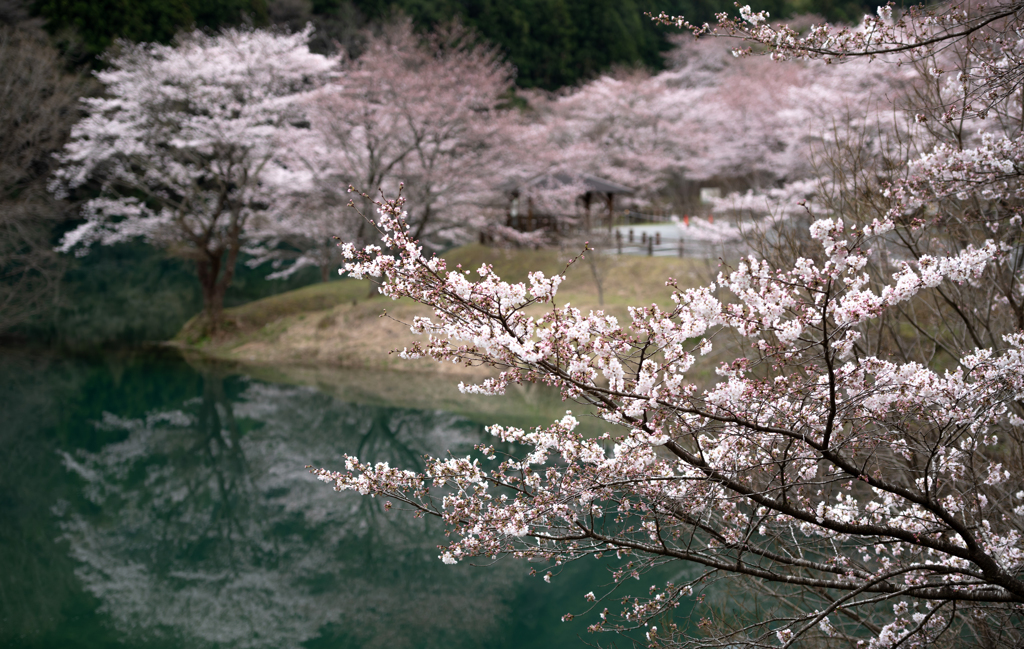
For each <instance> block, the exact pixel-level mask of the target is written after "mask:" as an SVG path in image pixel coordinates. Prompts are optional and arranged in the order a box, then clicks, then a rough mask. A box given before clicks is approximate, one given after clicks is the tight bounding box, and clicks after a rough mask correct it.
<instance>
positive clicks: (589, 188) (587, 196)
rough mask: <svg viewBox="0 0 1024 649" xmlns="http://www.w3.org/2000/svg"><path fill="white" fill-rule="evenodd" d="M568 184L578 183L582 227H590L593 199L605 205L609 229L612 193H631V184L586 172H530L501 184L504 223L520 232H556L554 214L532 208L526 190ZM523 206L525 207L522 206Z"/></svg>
mask: <svg viewBox="0 0 1024 649" xmlns="http://www.w3.org/2000/svg"><path fill="white" fill-rule="evenodd" d="M572 185H582V187H583V189H584V192H583V194H581V195H580V196H579V197H578V199H577V200H578V202H579V204H581V205H582V207H583V229H584V230H585V231H587V232H589V231H590V228H591V225H592V217H591V206H592V205H594V204H595V203H597V204H600V203H601V202H603V203H605V205H606V206H607V215H606V219H605V220H606V222H607V226H608V229H609V230H611V227H612V225H613V224H614V217H615V197H616V196H618V195H620V194H621V195H629V194H633V193H634V190H633V189H632V188H631V187H626V186H625V185H620V184H618V183H616V182H613V181H611V180H608V179H606V178H599V177H597V176H593V175H590V174H572V173H569V172H566V171H553V172H547V173H543V174H540V175H538V176H534V177H533V178H530V179H529V180H527V181H525V182H521V183H517V184H514V185H512V184H510V185H508V186H506V187H505V194H506V195H507V196H508V213H507V219H506V223H505V224H506V225H507V226H508V227H510V228H515V229H516V230H519V231H520V232H533V231H535V230H544V229H546V230H551V231H552V232H558V230H559V221H558V219H557V217H556V215H554V214H545V213H543V212H541V211H539V210H535V209H534V204H533V198H532V197H531V196H530V190H545V189H548V190H550V189H559V188H562V187H568V186H572ZM523 196H525V197H526V205H525V206H523V205H522V200H521V199H522V198H523ZM524 207H525V210H524V209H523V208H524Z"/></svg>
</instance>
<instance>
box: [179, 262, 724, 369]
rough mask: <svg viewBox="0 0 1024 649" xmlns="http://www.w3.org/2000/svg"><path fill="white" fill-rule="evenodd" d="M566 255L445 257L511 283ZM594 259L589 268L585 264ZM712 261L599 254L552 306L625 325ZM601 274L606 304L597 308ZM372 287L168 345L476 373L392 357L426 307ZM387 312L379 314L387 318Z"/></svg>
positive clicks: (304, 295) (256, 311) (269, 360)
mask: <svg viewBox="0 0 1024 649" xmlns="http://www.w3.org/2000/svg"><path fill="white" fill-rule="evenodd" d="M570 257H571V253H569V252H563V251H558V250H500V249H494V248H487V247H484V246H480V245H471V246H464V247H462V248H456V249H454V250H450V251H448V252H447V253H446V254H445V258H446V259H447V260H448V263H449V268H454V267H455V266H456V265H457V264H461V265H462V266H463V267H464V268H466V269H474V270H475V269H476V268H479V266H480V264H482V263H484V262H487V263H490V264H492V265H493V266H494V269H495V271H496V272H497V273H498V274H499V275H500V276H501V277H502V278H503V279H506V280H508V281H525V280H526V277H527V273H528V272H530V271H534V270H541V271H544V272H545V273H547V274H553V273H557V272H561V271H562V270H563V269H564V268H565V266H566V263H567V262H568V261H569V259H570ZM591 261H592V262H593V263H591ZM715 271H717V268H716V264H715V263H714V262H712V263H707V262H705V261H703V260H694V259H676V258H667V257H636V256H617V255H597V256H595V258H594V259H593V260H588V261H577V262H576V263H575V264H573V265H572V266H571V267H570V268H569V270H568V272H567V274H566V275H567V277H566V281H565V282H564V283H563V284H562V286H561V288H560V290H559V293H558V302H559V304H565V303H566V302H569V303H571V304H573V305H574V306H576V307H579V308H581V309H584V310H587V309H595V310H596V309H604V310H605V311H606V312H609V313H612V314H614V315H616V316H618V317H619V318H620V321H623V322H626V321H628V320H625V319H626V318H628V313H627V310H626V307H627V306H628V305H638V304H650V303H652V302H657V303H659V304H664V303H668V302H669V296H670V293H671V292H670V290H669V289H668V288H667V287H666V286H665V280H666V279H667V278H668V277H674V278H675V279H676V280H678V282H679V285H680V286H695V285H698V284H702V283H705V282H707V281H709V279H710V275H711V274H712V272H715ZM598 278H599V279H600V285H601V289H602V290H601V295H602V297H603V301H604V304H603V305H601V304H599V301H600V300H599V297H598V296H599V291H598ZM369 292H370V291H369V284H368V283H366V282H364V281H356V280H351V279H341V280H338V281H333V282H327V283H323V284H315V285H311V286H306V287H304V288H300V289H297V290H294V291H289V292H287V293H282V294H279V295H275V296H272V297H268V298H264V299H261V300H256V301H253V302H250V303H248V304H244V305H241V306H237V307H233V308H230V309H227V310H226V318H227V325H226V330H225V333H223V334H222V335H220V336H219V337H217V338H216V339H210V338H202V337H199V336H198V335H197V333H196V332H198V331H199V327H198V321H197V320H196V319H193V320H191V321H189V323H187V324H186V325H185V327H184V328H182V330H181V331H180V332H179V333H178V335H177V336H175V338H174V341H173V342H174V344H176V345H178V346H181V347H185V348H188V349H190V350H192V351H194V352H198V353H199V354H201V355H202V356H205V357H208V358H215V359H220V360H226V361H234V362H238V363H240V364H243V365H249V366H253V365H256V366H259V365H262V366H298V367H361V368H368V369H375V370H391V369H397V370H411V371H425V372H435V373H436V372H438V371H441V372H444V373H456V374H463V373H465V374H475V373H476V372H474V371H472V370H469V369H467V368H461V367H459V366H455V365H438V364H436V363H433V362H432V361H428V360H418V361H411V362H410V361H402V360H400V359H398V358H397V357H396V356H395V355H393V354H389V352H390V351H391V350H393V349H401V348H402V347H406V346H408V345H409V344H410V343H411V342H413V341H414V340H416V337H415V336H413V334H412V333H411V332H410V331H409V326H408V324H407V323H409V322H412V318H413V317H414V316H416V315H429V310H427V309H425V308H424V307H422V306H420V305H417V304H414V303H412V302H410V301H406V300H400V301H397V302H395V301H392V300H389V299H387V298H383V297H380V296H376V297H370V296H369ZM385 310H386V312H387V315H386V316H384V315H383V314H384V312H385Z"/></svg>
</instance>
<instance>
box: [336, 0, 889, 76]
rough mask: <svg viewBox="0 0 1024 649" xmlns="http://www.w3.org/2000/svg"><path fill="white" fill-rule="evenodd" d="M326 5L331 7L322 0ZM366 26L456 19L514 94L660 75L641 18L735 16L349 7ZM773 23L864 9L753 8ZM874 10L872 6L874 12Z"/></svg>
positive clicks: (680, 2) (584, 3)
mask: <svg viewBox="0 0 1024 649" xmlns="http://www.w3.org/2000/svg"><path fill="white" fill-rule="evenodd" d="M323 1H324V2H329V1H330V0H323ZM354 4H355V5H356V7H358V8H359V9H360V11H361V12H362V13H363V14H365V15H366V16H367V17H368V18H369V19H370V20H371V21H380V20H386V19H387V18H388V17H389V16H390V15H391V14H392V13H393V12H395V11H401V12H404V13H405V14H407V15H409V16H410V17H411V18H412V19H413V21H414V22H415V23H416V24H417V25H418V26H420V27H421V28H429V27H431V26H432V25H435V24H437V23H440V22H444V21H447V20H451V19H452V18H454V17H457V18H459V19H460V20H462V21H463V22H464V23H466V24H467V25H469V26H471V27H473V28H474V29H476V30H477V31H478V32H480V34H481V35H483V36H484V37H485V38H486V39H488V40H490V41H491V42H493V43H495V44H496V45H498V46H499V47H501V48H502V50H503V51H505V52H506V53H507V54H508V57H509V60H511V61H512V62H513V63H514V64H515V65H516V67H517V68H518V70H519V74H518V77H517V84H518V85H519V86H520V87H524V88H529V87H540V88H546V89H548V90H554V89H556V88H559V87H561V86H565V85H571V84H575V83H578V82H580V81H585V80H586V79H588V78H590V77H593V76H594V75H595V74H598V73H600V72H601V71H603V70H606V69H608V68H609V67H611V66H613V65H644V66H646V67H648V68H652V69H658V68H660V67H661V66H662V59H661V54H662V52H664V51H665V50H666V49H668V47H669V44H668V40H667V38H666V36H667V34H669V33H673V32H674V30H668V29H666V28H662V27H658V26H656V25H655V24H654V23H653V22H652V21H651V20H650V19H649V18H647V17H646V16H645V15H644V14H645V13H653V14H657V13H660V12H662V11H664V12H666V13H669V14H673V15H679V14H682V15H685V16H686V17H687V18H689V19H690V20H691V21H692V22H696V23H701V22H706V21H712V20H714V14H715V13H716V12H719V11H735V9H734V6H733V2H731V1H730V0H354ZM750 4H751V6H753V7H754V8H755V9H758V10H760V9H767V10H768V11H769V12H771V15H772V16H782V17H785V16H792V15H795V14H806V13H817V14H821V15H823V16H825V17H826V18H828V19H830V20H839V21H856V20H859V18H860V15H861V14H862V13H863V12H864V11H865V10H870V9H869V8H868V7H867V5H868V4H870V3H862V2H858V1H857V0H759V1H752V2H751V3H750ZM872 7H873V6H872Z"/></svg>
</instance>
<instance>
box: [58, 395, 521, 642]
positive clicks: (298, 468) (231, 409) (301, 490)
mask: <svg viewBox="0 0 1024 649" xmlns="http://www.w3.org/2000/svg"><path fill="white" fill-rule="evenodd" d="M97 425H98V426H101V427H104V428H107V429H110V430H119V431H123V434H124V435H126V437H125V438H124V439H123V441H120V442H117V443H114V444H108V445H106V446H104V447H103V448H102V449H101V450H100V451H98V452H96V453H86V452H80V453H78V454H76V455H74V456H71V455H68V456H66V457H65V463H66V465H67V467H68V468H69V469H71V470H73V471H74V472H76V473H77V474H78V475H79V476H81V478H82V479H83V480H84V482H85V485H86V486H85V493H86V496H87V498H88V500H89V502H90V503H91V505H92V506H91V507H89V508H86V507H81V508H79V511H73V512H69V513H67V514H66V515H65V518H64V524H63V526H64V530H65V538H66V539H67V540H68V541H69V542H70V544H71V548H72V555H73V556H74V558H75V559H77V560H78V561H79V562H80V568H79V569H78V571H77V574H78V576H79V577H80V578H81V579H82V580H83V582H84V583H85V585H86V588H87V589H88V590H89V591H90V592H92V593H93V594H94V595H96V596H97V597H98V598H99V599H100V600H101V601H102V602H103V606H102V610H103V611H104V612H105V613H107V614H109V615H110V617H111V618H112V620H113V622H114V624H115V626H116V627H117V628H118V630H119V631H120V632H122V633H125V634H127V635H129V636H130V637H134V638H137V639H140V640H145V639H150V638H157V637H169V638H177V639H181V640H183V641H186V642H187V643H188V645H189V646H191V645H195V644H205V643H218V644H223V645H225V646H238V647H264V646H266V647H288V646H297V645H299V644H300V643H304V642H307V641H315V643H316V644H317V645H318V646H319V645H320V644H321V643H322V644H325V645H328V646H335V645H341V646H346V647H354V646H375V647H376V646H387V647H395V648H396V649H398V648H401V647H430V646H437V647H457V646H460V645H479V644H480V643H481V641H482V639H483V638H486V637H487V636H488V635H489V634H490V633H493V631H494V630H495V626H496V625H498V624H500V623H501V620H502V618H503V617H505V616H504V615H503V611H502V608H503V601H502V599H501V593H502V591H503V590H505V589H507V586H508V584H507V583H505V582H506V581H507V579H508V578H509V577H508V576H507V575H506V576H505V577H502V576H501V574H496V573H494V572H493V571H487V573H486V578H484V577H485V575H484V573H483V571H474V570H473V569H472V567H461V566H460V567H457V568H455V569H453V567H449V566H444V565H443V564H441V562H440V561H439V560H438V559H437V554H438V552H437V549H436V545H437V543H438V542H439V541H440V540H441V537H440V534H439V532H440V529H439V528H438V527H437V526H436V524H433V523H432V522H431V521H427V520H423V519H413V518H411V517H409V516H404V515H401V514H398V515H395V514H394V513H384V511H383V507H382V505H383V503H381V502H380V501H378V500H374V499H365V498H360V497H358V496H354V497H353V496H351V495H345V494H343V495H339V494H335V493H334V492H332V491H331V490H329V489H324V488H323V486H322V485H321V484H319V483H318V482H316V481H315V480H314V479H313V478H312V476H310V475H309V474H308V473H307V472H306V471H305V470H304V469H303V467H304V466H305V465H307V464H315V465H318V466H320V465H330V464H332V463H333V464H337V463H338V462H340V461H341V456H342V454H343V453H345V452H348V453H353V454H354V453H356V452H357V451H358V452H359V453H360V454H361V456H365V457H372V458H374V459H376V460H380V461H387V462H390V463H392V464H393V465H399V466H408V467H409V468H413V467H414V466H415V465H416V464H417V463H418V462H419V458H420V457H421V456H422V455H423V454H424V453H434V454H437V453H443V452H444V451H445V450H446V449H449V448H450V449H452V450H453V452H454V451H457V450H458V449H462V450H463V452H465V450H466V449H467V447H469V446H471V445H472V443H473V442H474V441H475V440H477V439H479V430H478V427H477V426H475V425H473V424H470V423H468V422H466V421H465V420H460V419H459V418H457V417H455V416H453V415H450V414H445V413H436V412H417V411H399V410H394V409H389V408H384V407H374V406H363V405H354V404H346V403H343V402H340V401H337V400H334V399H331V398H330V397H327V396H325V395H323V394H320V393H317V392H315V391H312V390H307V389H299V388H285V387H280V386H274V385H266V384H259V383H251V384H249V385H248V386H247V387H246V389H245V390H244V391H243V392H242V394H241V395H240V396H239V397H237V398H236V399H234V400H231V399H229V398H228V397H227V396H226V394H225V389H224V382H223V381H222V380H220V379H217V378H213V377H207V378H206V381H205V385H204V389H203V394H202V396H201V397H200V398H197V399H193V400H191V401H188V402H186V403H185V404H183V406H182V408H181V409H180V410H173V411H163V412H154V413H150V414H149V415H147V416H146V417H145V418H144V419H123V418H119V417H117V416H116V415H113V414H110V413H107V414H105V416H104V419H103V421H102V422H100V423H98V424H97ZM453 582H455V583H458V584H459V585H454V583H453ZM317 638H319V641H318V642H317V641H316V639H317Z"/></svg>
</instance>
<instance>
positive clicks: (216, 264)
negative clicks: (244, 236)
mask: <svg viewBox="0 0 1024 649" xmlns="http://www.w3.org/2000/svg"><path fill="white" fill-rule="evenodd" d="M241 232H242V225H241V223H240V222H239V215H238V213H237V212H233V213H232V214H231V226H230V227H229V229H228V232H227V238H228V241H227V255H226V256H225V250H224V249H223V248H222V247H220V246H217V247H215V248H207V249H205V250H201V251H200V252H199V255H200V256H199V258H198V259H197V260H196V273H197V275H198V276H199V285H200V286H201V287H202V290H203V319H204V320H205V321H206V322H205V323H204V329H206V331H205V333H207V334H209V335H211V336H215V335H217V334H219V333H220V332H221V331H222V330H223V327H224V296H225V294H226V293H227V291H228V287H230V286H231V282H232V280H234V278H235V264H236V263H237V262H238V252H239V249H240V247H241Z"/></svg>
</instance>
